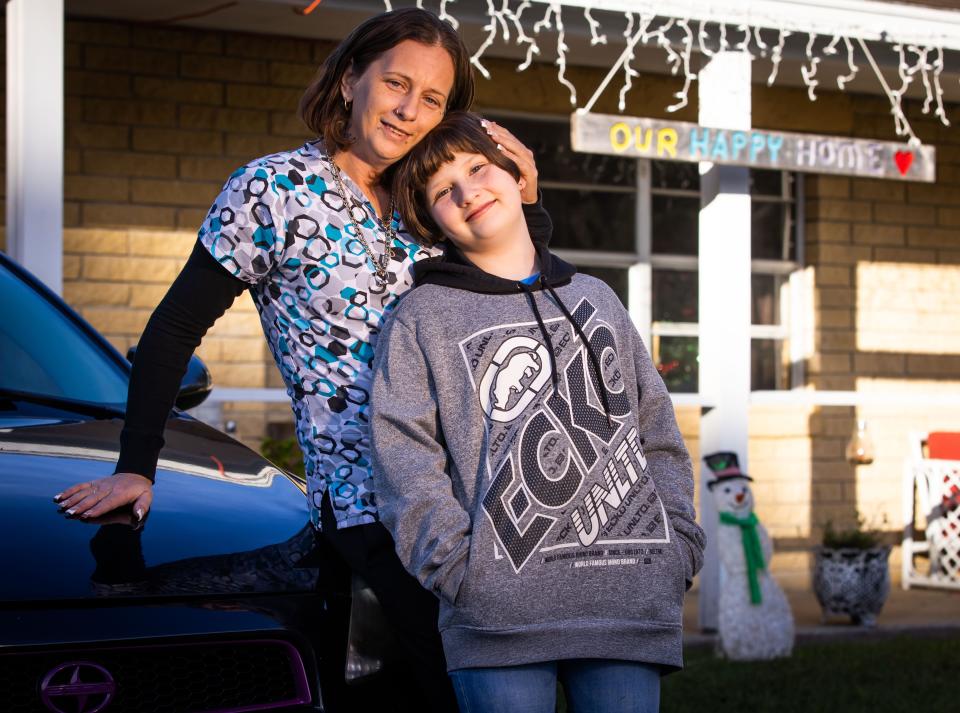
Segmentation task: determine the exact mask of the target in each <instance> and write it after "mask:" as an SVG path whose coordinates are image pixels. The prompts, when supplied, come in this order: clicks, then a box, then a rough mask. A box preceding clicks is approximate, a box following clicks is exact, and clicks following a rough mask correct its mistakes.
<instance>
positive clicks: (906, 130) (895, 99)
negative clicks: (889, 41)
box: [857, 37, 920, 146]
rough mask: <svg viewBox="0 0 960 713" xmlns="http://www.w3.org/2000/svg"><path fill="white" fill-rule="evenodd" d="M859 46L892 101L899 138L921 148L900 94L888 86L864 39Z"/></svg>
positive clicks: (858, 40) (891, 105)
mask: <svg viewBox="0 0 960 713" xmlns="http://www.w3.org/2000/svg"><path fill="white" fill-rule="evenodd" d="M857 44H859V45H860V49H861V50H863V54H864V55H866V58H867V62H868V63H869V64H870V68H871V69H873V73H874V74H875V75H876V76H877V81H878V82H880V86H881V87H883V91H884V92H886V94H887V98H889V99H890V112H891V113H892V114H893V121H894V125H895V127H896V131H897V136H907V137H909V143H910V145H911V146H919V145H920V139H918V138H917V135H916V134H914V133H913V128H912V127H911V126H910V122H909V121H907V117H906V115H905V114H904V113H903V106H902V105H901V96H900V94H898V93H897V92H895V91H894V90H892V89H891V88H890V85H888V84H887V80H886V79H884V77H883V73H882V72H881V71H880V67H878V66H877V61H876V60H875V59H874V58H873V54H872V53H871V52H870V48H869V47H867V43H866V42H864V41H863V39H862V38H860V37H858V38H857Z"/></svg>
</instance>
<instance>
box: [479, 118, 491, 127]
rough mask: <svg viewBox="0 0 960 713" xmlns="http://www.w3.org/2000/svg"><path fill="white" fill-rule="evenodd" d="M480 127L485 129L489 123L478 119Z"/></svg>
mask: <svg viewBox="0 0 960 713" xmlns="http://www.w3.org/2000/svg"><path fill="white" fill-rule="evenodd" d="M480 126H482V127H483V128H484V129H486V128H487V127H488V126H490V123H489V122H488V121H487V120H486V119H480Z"/></svg>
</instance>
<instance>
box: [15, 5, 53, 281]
mask: <svg viewBox="0 0 960 713" xmlns="http://www.w3.org/2000/svg"><path fill="white" fill-rule="evenodd" d="M7 251H8V253H9V254H10V256H11V257H13V259H14V260H16V261H17V262H19V263H20V264H21V265H23V266H24V267H26V268H27V269H28V270H30V271H31V272H33V273H34V274H35V275H36V276H37V277H39V278H40V279H41V280H43V282H45V283H46V284H47V286H49V287H50V288H51V289H53V290H54V291H55V292H57V293H58V294H59V293H60V292H61V291H62V289H63V0H8V1H7Z"/></svg>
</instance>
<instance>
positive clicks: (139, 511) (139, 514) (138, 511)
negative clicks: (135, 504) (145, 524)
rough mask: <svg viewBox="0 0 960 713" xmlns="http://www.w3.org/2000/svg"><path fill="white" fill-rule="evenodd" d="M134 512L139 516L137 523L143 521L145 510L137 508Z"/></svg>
mask: <svg viewBox="0 0 960 713" xmlns="http://www.w3.org/2000/svg"><path fill="white" fill-rule="evenodd" d="M133 512H134V514H135V515H136V516H137V522H140V521H141V520H143V508H137V509H136V510H134V511H133Z"/></svg>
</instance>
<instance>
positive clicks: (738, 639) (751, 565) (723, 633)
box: [704, 452, 793, 661]
mask: <svg viewBox="0 0 960 713" xmlns="http://www.w3.org/2000/svg"><path fill="white" fill-rule="evenodd" d="M704 460H705V461H706V463H707V466H708V467H709V468H710V470H711V471H712V472H713V476H714V479H713V480H712V481H710V482H709V483H707V488H709V490H710V492H711V494H712V495H713V499H714V502H715V503H716V507H717V512H718V513H719V516H720V525H719V528H718V532H717V549H718V551H719V553H720V612H719V613H720V616H719V630H718V631H719V642H718V645H719V649H720V652H721V653H722V654H723V655H724V656H726V657H727V658H730V659H733V660H737V661H751V660H756V659H772V658H779V657H781V656H789V655H790V652H791V651H792V649H793V613H792V612H791V611H790V605H789V604H788V603H787V598H786V596H784V593H783V590H782V589H780V586H779V585H778V584H777V582H776V581H775V580H774V579H773V577H772V576H770V571H769V566H768V565H769V563H770V559H771V557H772V556H773V543H772V541H771V539H770V535H769V534H768V533H767V530H766V528H764V526H763V525H761V524H760V521H759V520H758V519H757V516H756V515H755V514H754V512H753V492H752V491H751V490H750V485H749V483H750V481H752V480H753V478H751V477H750V476H748V475H746V474H745V473H742V472H741V471H740V465H739V462H738V461H737V455H736V453H727V452H723V453H714V454H712V455H709V456H707V457H706V458H705V459H704Z"/></svg>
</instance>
